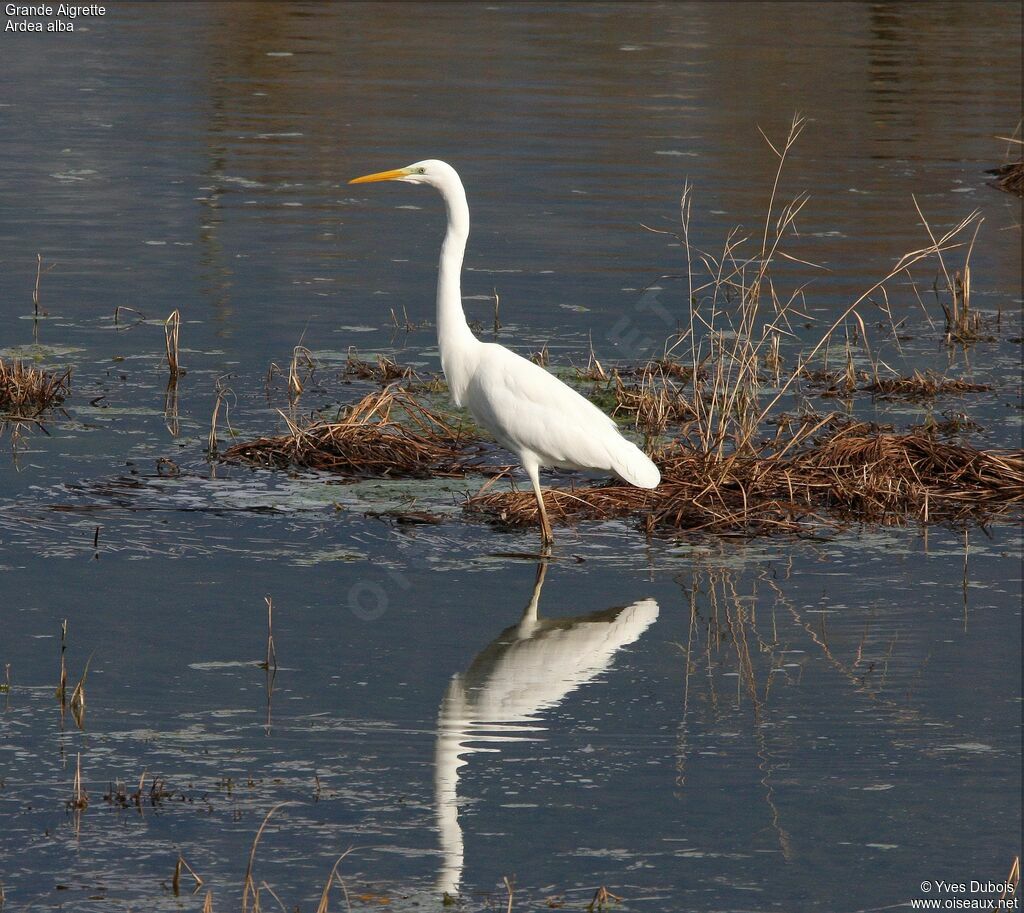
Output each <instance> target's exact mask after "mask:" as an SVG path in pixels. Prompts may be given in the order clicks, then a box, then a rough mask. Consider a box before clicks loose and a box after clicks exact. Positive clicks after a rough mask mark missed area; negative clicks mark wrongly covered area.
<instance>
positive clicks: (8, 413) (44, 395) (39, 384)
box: [0, 358, 71, 418]
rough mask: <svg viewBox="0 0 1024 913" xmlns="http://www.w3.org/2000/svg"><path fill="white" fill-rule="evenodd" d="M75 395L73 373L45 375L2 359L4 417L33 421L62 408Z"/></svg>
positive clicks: (0, 407)
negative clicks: (72, 382) (72, 386)
mask: <svg viewBox="0 0 1024 913" xmlns="http://www.w3.org/2000/svg"><path fill="white" fill-rule="evenodd" d="M70 393H71V369H70V368H68V369H67V370H66V371H64V372H62V373H61V372H56V371H44V370H43V369H42V368H36V367H33V366H31V365H26V364H25V363H24V362H22V361H19V360H18V359H14V360H13V361H4V359H3V358H0V415H2V416H4V417H12V418H32V417H34V416H37V415H39V414H40V413H42V412H45V411H46V410H47V409H52V408H53V407H55V406H59V405H60V404H61V403H62V402H64V400H65V399H66V398H67V396H68V395H69V394H70Z"/></svg>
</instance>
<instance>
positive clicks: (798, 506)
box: [466, 418, 1024, 535]
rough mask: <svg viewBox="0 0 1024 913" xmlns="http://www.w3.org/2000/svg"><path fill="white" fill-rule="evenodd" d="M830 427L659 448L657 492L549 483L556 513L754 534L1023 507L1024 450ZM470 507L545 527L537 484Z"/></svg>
mask: <svg viewBox="0 0 1024 913" xmlns="http://www.w3.org/2000/svg"><path fill="white" fill-rule="evenodd" d="M815 427H816V428H818V429H819V430H820V431H821V432H822V433H821V434H820V435H819V436H818V437H816V438H814V439H811V438H810V436H809V435H805V440H804V443H803V444H799V445H797V446H796V447H795V448H793V450H790V451H789V452H787V449H786V448H781V449H779V450H772V451H770V452H769V453H767V455H759V454H755V455H739V454H733V455H731V456H729V457H725V458H719V457H717V456H715V455H714V454H708V453H701V452H699V451H695V450H692V449H690V448H687V447H684V446H682V445H680V444H674V445H671V446H670V447H669V448H667V449H666V450H664V451H663V452H662V453H660V454H658V455H657V456H656V461H657V462H658V465H659V467H660V469H661V471H662V482H661V485H659V486H658V488H656V489H654V490H653V491H645V490H643V489H639V488H633V487H632V486H629V485H626V484H623V483H611V484H605V485H596V486H588V487H581V488H574V489H571V490H568V491H566V490H557V489H550V490H548V491H547V492H546V493H545V503H546V505H547V510H548V514H549V515H550V517H551V519H552V521H555V522H562V523H574V522H577V521H579V520H609V519H614V518H623V517H632V518H635V519H638V520H639V521H640V522H641V523H642V524H643V525H644V526H645V528H646V529H647V530H648V531H650V532H656V531H669V530H684V531H693V532H697V531H707V532H717V533H742V534H747V535H754V534H759V533H770V532H801V531H807V530H809V529H813V528H816V527H821V526H823V525H835V524H836V523H844V522H865V523H880V524H894V523H903V522H906V521H912V520H920V521H921V522H926V523H927V522H930V521H954V522H955V521H975V522H977V521H985V520H989V519H992V518H994V517H998V516H1000V515H1002V514H1006V513H1008V512H1010V511H1019V510H1020V509H1021V507H1022V505H1024V452H1022V451H1013V452H999V451H985V450H977V449H975V448H973V447H970V446H965V445H961V444H953V443H947V442H942V441H939V440H937V439H936V438H935V437H934V436H933V435H930V434H927V433H925V432H924V431H911V432H905V433H896V432H893V431H891V430H885V429H881V428H879V427H878V426H875V425H870V424H867V423H849V424H840V423H839V421H838V420H837V419H834V418H832V419H828V420H823V421H820V422H818V423H816V426H815ZM466 509H467V510H468V511H470V512H472V513H477V514H482V515H484V516H486V517H487V518H489V519H491V520H494V521H497V522H499V523H501V524H503V525H507V526H528V525H534V524H536V523H537V520H538V518H537V503H536V499H535V498H534V496H533V493H532V492H531V491H507V492H494V493H489V494H484V495H481V496H479V497H476V498H473V499H471V500H470V501H469V502H468V503H467V505H466Z"/></svg>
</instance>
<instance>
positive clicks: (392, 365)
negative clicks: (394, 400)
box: [344, 348, 417, 385]
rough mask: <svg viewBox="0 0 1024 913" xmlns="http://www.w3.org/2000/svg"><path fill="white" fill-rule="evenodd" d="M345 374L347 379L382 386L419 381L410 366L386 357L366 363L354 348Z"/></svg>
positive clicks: (350, 351) (349, 355) (350, 350)
mask: <svg viewBox="0 0 1024 913" xmlns="http://www.w3.org/2000/svg"><path fill="white" fill-rule="evenodd" d="M344 373H345V376H346V377H355V378H358V379H359V380H372V381H374V382H375V383H378V384H381V385H386V384H389V383H391V382H392V381H395V380H410V381H412V380H417V375H416V371H415V370H413V369H412V368H411V367H409V366H408V365H400V364H398V362H396V361H395V360H394V359H391V358H388V357H387V356H386V355H378V356H377V360H376V361H366V360H365V359H362V358H360V357H359V353H358V352H357V351H356V350H355V349H354V348H350V349H349V350H348V358H347V359H346V361H345V372H344Z"/></svg>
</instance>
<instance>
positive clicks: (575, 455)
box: [467, 344, 660, 488]
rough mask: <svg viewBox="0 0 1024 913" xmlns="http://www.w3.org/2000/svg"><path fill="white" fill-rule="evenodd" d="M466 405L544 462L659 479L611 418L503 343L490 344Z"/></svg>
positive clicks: (650, 483)
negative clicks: (500, 344)
mask: <svg viewBox="0 0 1024 913" xmlns="http://www.w3.org/2000/svg"><path fill="white" fill-rule="evenodd" d="M467 405H468V406H469V408H470V410H471V411H472V413H473V415H474V416H475V417H476V419H477V420H478V421H479V422H480V423H481V424H483V425H484V426H485V427H486V428H487V429H488V430H489V431H491V433H492V434H494V436H495V437H496V438H497V439H498V441H499V442H500V443H501V444H502V445H504V446H505V447H508V448H509V449H510V450H513V451H514V452H516V453H520V454H522V453H524V452H528V453H532V454H534V455H536V456H537V458H538V459H539V461H540V463H541V465H548V466H551V465H556V466H557V465H561V466H576V467H579V468H581V469H604V470H610V471H612V472H615V473H617V474H618V475H620V476H622V477H623V478H624V479H626V480H627V481H629V482H631V483H632V484H634V485H641V486H642V487H644V488H652V487H654V486H655V485H657V484H658V481H659V478H660V476H659V474H658V470H657V468H656V467H655V466H654V464H653V463H652V462H651V461H650V460H649V459H648V458H647V457H646V456H645V455H644V454H643V453H642V452H641V451H640V450H639V448H637V447H636V446H635V445H634V444H632V443H631V442H629V441H627V440H626V439H625V438H624V437H622V435H621V434H619V431H618V428H616V426H615V422H613V421H612V420H611V418H609V417H608V416H607V415H605V413H603V412H602V411H601V410H600V409H598V408H597V406H595V405H594V404H593V403H592V402H590V401H589V400H587V399H585V398H584V397H582V396H580V394H579V393H577V392H576V391H575V390H573V389H572V388H571V387H569V386H567V385H566V384H564V383H562V381H560V380H559V379H558V378H557V377H554V376H553V375H551V374H549V373H548V372H547V371H545V370H544V369H543V368H541V367H540V366H538V365H535V364H534V363H533V362H531V361H527V360H526V359H525V358H521V357H520V356H519V355H516V354H515V353H514V352H510V351H509V350H508V349H506V348H504V347H503V346H499V345H494V344H488V345H486V346H485V350H484V353H483V357H482V358H481V359H480V364H479V367H478V369H477V372H476V374H475V375H474V378H473V381H472V382H471V383H470V386H469V388H468V390H467Z"/></svg>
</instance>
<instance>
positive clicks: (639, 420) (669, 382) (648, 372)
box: [612, 362, 700, 438]
mask: <svg viewBox="0 0 1024 913" xmlns="http://www.w3.org/2000/svg"><path fill="white" fill-rule="evenodd" d="M631 373H633V374H634V376H636V377H637V382H635V383H630V384H625V383H623V380H622V376H621V375H620V374H619V373H618V372H616V374H615V377H614V379H613V380H614V396H615V406H614V408H613V410H612V415H613V416H618V415H623V414H625V415H629V416H632V418H633V421H634V424H635V426H636V429H637V431H640V432H642V433H643V434H644V435H645V436H646V437H648V438H653V437H656V436H659V435H662V434H664V433H665V432H666V431H667V430H668V428H669V427H670V426H677V427H678V426H686V425H687V424H688V423H691V422H695V421H696V420H697V419H698V418H699V417H700V411H699V409H698V407H696V406H695V405H694V403H693V400H692V398H690V397H688V396H687V395H686V394H685V393H684V392H683V389H682V387H681V386H680V385H679V384H677V383H676V382H675V381H674V380H673V378H674V377H679V376H680V375H679V374H671V375H669V374H666V373H665V371H664V368H663V366H662V365H661V363H660V362H650V363H648V364H647V365H645V366H644V367H643V369H642V370H640V371H638V372H631Z"/></svg>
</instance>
